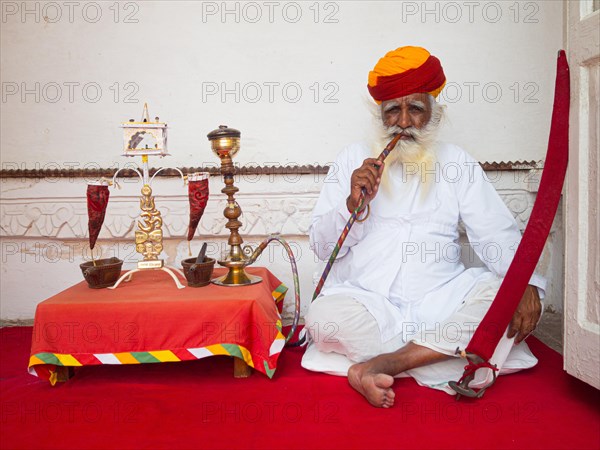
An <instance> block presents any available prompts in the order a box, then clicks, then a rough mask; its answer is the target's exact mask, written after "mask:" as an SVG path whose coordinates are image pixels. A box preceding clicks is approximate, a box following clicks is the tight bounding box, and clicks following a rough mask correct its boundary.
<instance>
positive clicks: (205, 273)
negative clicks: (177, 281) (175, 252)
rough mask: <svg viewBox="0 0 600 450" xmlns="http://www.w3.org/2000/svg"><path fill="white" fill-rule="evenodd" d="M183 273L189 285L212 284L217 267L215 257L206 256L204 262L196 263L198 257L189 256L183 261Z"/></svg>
mask: <svg viewBox="0 0 600 450" xmlns="http://www.w3.org/2000/svg"><path fill="white" fill-rule="evenodd" d="M181 266H182V267H183V274H184V275H185V278H186V280H187V282H188V286H189V287H202V286H206V285H208V284H210V277H211V276H212V272H213V269H214V267H215V260H214V258H204V262H201V263H196V258H195V257H194V258H188V259H184V260H183V261H181Z"/></svg>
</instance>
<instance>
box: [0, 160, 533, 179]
mask: <svg viewBox="0 0 600 450" xmlns="http://www.w3.org/2000/svg"><path fill="white" fill-rule="evenodd" d="M67 164H70V163H67ZM479 164H480V165H481V167H482V168H483V170H485V171H512V170H532V169H540V168H542V167H543V165H542V164H541V163H540V162H536V161H506V162H505V161H500V162H496V161H492V162H488V161H486V162H480V163H479ZM15 165H16V163H15ZM49 165H50V164H49ZM54 165H55V164H52V166H54ZM56 166H57V167H53V168H39V169H24V168H17V169H13V168H11V169H7V168H5V167H3V168H2V169H1V170H0V178H6V179H10V178H51V179H52V178H69V179H72V178H86V179H97V178H102V177H104V178H112V176H113V175H114V174H115V172H116V170H117V169H115V168H100V167H98V168H86V169H80V168H77V169H74V168H69V167H65V168H59V167H58V166H59V164H56ZM125 167H126V165H125ZM180 169H181V171H182V172H183V173H184V175H187V174H190V173H194V172H208V173H210V174H211V175H212V176H217V175H220V174H221V171H220V168H219V166H218V165H217V164H215V165H214V166H209V167H206V166H204V167H181V168H180ZM157 170H158V169H157V168H154V167H153V168H152V169H150V175H151V176H153V175H154V174H155V173H156V171H157ZM328 170H329V166H321V165H302V166H299V165H277V166H240V165H236V171H237V173H238V174H239V175H313V174H326V173H327V171H328ZM137 176H138V175H137V174H136V172H135V171H134V170H132V169H124V170H122V171H121V173H120V174H119V177H123V178H130V177H137ZM177 176H179V172H177V171H176V170H175V169H170V168H165V169H164V170H162V171H161V172H159V173H158V175H157V177H177Z"/></svg>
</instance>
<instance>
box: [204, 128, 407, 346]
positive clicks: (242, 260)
mask: <svg viewBox="0 0 600 450" xmlns="http://www.w3.org/2000/svg"><path fill="white" fill-rule="evenodd" d="M400 137H401V135H400V134H398V135H396V136H394V138H393V139H392V140H391V141H390V142H389V144H388V145H387V146H386V147H385V149H384V150H383V152H381V154H380V155H379V157H378V158H377V159H378V160H379V161H381V162H383V161H384V160H385V158H386V157H387V156H388V155H389V153H390V152H391V151H392V150H393V149H394V147H395V146H396V144H397V143H398V141H399V140H400ZM208 138H209V140H211V141H214V142H213V151H215V150H217V151H216V153H217V154H218V155H219V156H220V157H221V158H222V160H223V161H224V160H225V159H224V157H227V160H228V162H229V165H231V159H230V156H233V154H235V153H236V152H237V148H234V147H235V146H233V145H232V144H231V142H229V141H232V142H233V141H234V140H236V139H237V140H239V131H237V130H231V129H227V127H226V126H224V125H221V126H220V127H219V130H215V131H213V132H211V133H209V135H208ZM225 138H227V139H225ZM221 141H226V142H224V143H223V145H224V147H223V148H221V147H220V144H221ZM238 148H239V147H238ZM219 150H220V151H221V152H219ZM232 150H234V151H233V152H232V153H231V155H230V151H232ZM221 153H222V154H221ZM222 164H223V167H226V168H227V165H226V164H225V163H223V162H222ZM222 172H223V169H222ZM225 174H228V172H225ZM232 178H233V177H231V179H232ZM226 184H227V181H226ZM230 185H231V186H230ZM226 189H229V192H227V191H226V190H223V191H222V192H224V193H228V195H230V196H231V201H233V193H235V192H237V188H234V187H233V184H232V183H231V182H230V183H229V184H228V186H227V187H226ZM365 195H366V189H365V188H362V190H361V194H360V199H359V205H358V207H357V208H356V209H355V210H354V211H353V212H352V214H351V215H350V219H349V220H348V223H346V226H345V227H344V230H343V231H342V234H341V235H340V237H339V239H338V242H337V244H336V246H335V248H334V249H333V253H332V254H331V257H330V258H329V261H328V262H327V265H326V267H325V270H324V271H323V275H321V279H320V280H319V283H318V284H317V288H316V289H315V292H314V294H313V297H312V300H311V301H313V300H314V299H315V298H317V297H318V295H319V293H320V292H321V289H322V287H323V284H324V283H325V279H326V278H327V276H328V275H329V271H330V270H331V267H332V266H333V263H334V262H335V259H336V257H337V255H338V253H339V251H340V248H341V246H342V244H343V243H344V240H345V239H346V236H347V235H348V233H349V232H350V228H352V225H354V222H355V221H356V217H357V215H358V212H359V211H360V209H361V208H362V207H363V205H364V202H365ZM236 205H237V203H236ZM238 209H239V207H238ZM234 212H236V213H237V215H236V216H235V218H237V217H238V216H239V215H240V214H241V210H240V211H234ZM226 217H228V218H230V220H232V218H231V217H229V216H227V215H226ZM232 217H233V216H232ZM233 225H237V227H236V226H233ZM233 225H232V226H231V227H228V228H231V229H232V230H233V229H234V228H235V231H236V232H237V228H239V225H241V224H240V223H239V222H235V221H234V224H233ZM238 237H239V235H238ZM271 241H278V242H279V243H280V244H281V245H283V246H284V248H285V249H286V251H287V254H288V256H289V258H290V264H291V266H292V273H293V278H294V294H295V305H294V319H293V322H292V326H291V328H290V331H289V333H288V335H287V336H286V338H285V345H286V346H288V347H297V346H300V345H302V344H303V343H304V341H305V337H304V336H302V337H301V338H300V339H298V341H297V342H294V343H292V344H290V343H289V340H290V339H291V337H292V336H293V335H294V334H295V332H296V328H297V326H298V322H299V319H300V282H299V278H298V268H297V266H296V260H295V258H294V253H293V252H292V249H291V248H290V246H289V245H288V243H287V242H286V241H285V240H284V239H283V238H282V237H280V236H279V235H277V234H272V235H270V236H268V237H267V238H266V239H265V240H264V241H262V242H261V243H260V244H259V245H258V247H256V249H254V250H253V249H252V247H250V246H248V245H246V246H244V247H243V249H242V252H243V256H241V255H238V256H235V261H234V262H235V263H236V265H240V266H243V267H246V266H249V265H251V264H253V263H254V262H255V261H256V260H257V259H258V257H259V256H260V255H261V254H262V252H263V251H264V249H265V248H267V245H268V244H269V243H270V242H271ZM238 248H239V245H238ZM200 252H201V253H202V250H201V251H200ZM203 256H204V255H199V256H198V259H200V258H202V259H203ZM232 261H233V259H232ZM197 262H198V261H197ZM227 267H229V266H227ZM242 271H243V269H242ZM230 284H232V285H236V283H230Z"/></svg>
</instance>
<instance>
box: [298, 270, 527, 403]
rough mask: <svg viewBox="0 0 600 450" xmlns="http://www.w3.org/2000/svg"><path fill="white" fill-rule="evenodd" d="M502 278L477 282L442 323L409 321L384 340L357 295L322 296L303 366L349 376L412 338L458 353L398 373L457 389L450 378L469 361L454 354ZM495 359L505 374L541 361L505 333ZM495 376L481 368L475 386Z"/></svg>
mask: <svg viewBox="0 0 600 450" xmlns="http://www.w3.org/2000/svg"><path fill="white" fill-rule="evenodd" d="M501 281H502V280H500V279H497V278H493V279H491V280H486V281H485V282H481V283H479V284H478V285H476V286H475V287H474V288H473V289H472V290H471V291H470V292H469V293H468V295H467V296H466V298H465V300H464V301H463V303H462V304H461V306H460V307H459V309H458V310H457V311H456V312H454V313H453V314H451V315H450V317H448V318H447V319H446V320H444V321H443V322H440V323H436V324H414V323H407V324H406V327H404V328H405V329H407V330H410V333H408V334H407V333H401V334H398V335H396V336H394V337H393V338H392V339H389V340H387V341H385V342H383V341H382V339H381V330H380V329H379V326H378V324H377V321H376V320H375V318H374V317H373V315H371V313H369V311H368V310H367V308H366V307H365V306H364V305H363V304H362V303H361V302H359V301H358V300H357V299H356V298H355V297H354V296H350V295H346V294H337V295H330V296H324V297H320V298H318V299H317V300H315V301H314V302H313V303H312V304H311V307H310V309H309V311H308V314H307V315H306V318H305V321H306V329H307V330H308V333H309V344H308V347H307V349H306V352H305V354H304V357H303V358H302V367H304V368H305V369H308V370H312V371H316V372H325V373H329V374H332V375H339V376H346V375H347V373H348V369H349V368H350V366H351V365H353V364H356V363H358V362H364V361H367V360H369V359H371V358H373V357H375V356H377V355H381V354H384V353H390V352H393V351H395V350H398V349H399V348H401V347H403V346H404V345H406V344H407V343H408V342H413V343H415V344H418V345H421V346H424V347H428V348H430V349H432V350H434V351H436V352H439V353H443V354H445V355H449V356H454V358H452V359H448V360H446V361H442V362H438V363H435V364H430V365H427V366H424V367H418V368H415V369H411V370H408V371H406V372H404V373H401V374H398V375H397V376H398V377H406V376H409V377H412V378H414V379H415V380H416V381H417V383H419V384H420V385H422V386H428V387H430V388H434V389H440V390H443V391H445V392H447V393H449V394H454V393H455V392H454V391H453V390H452V389H451V388H450V387H449V386H448V382H449V381H458V380H459V378H460V377H461V376H462V374H463V371H464V366H465V365H466V361H465V360H464V359H461V358H460V357H458V356H457V355H456V354H455V352H456V349H457V348H460V349H461V350H464V349H465V348H466V347H467V345H468V343H469V341H470V340H471V337H472V336H473V334H474V332H475V329H476V327H477V326H478V324H479V323H480V322H481V320H482V319H483V317H484V316H485V314H486V312H487V310H488V309H489V307H490V305H491V303H492V301H493V300H494V298H495V296H496V293H497V292H498V289H499V288H500V284H501ZM407 336H408V337H407ZM490 363H491V364H496V365H497V367H498V368H499V369H500V372H499V373H500V375H503V374H508V373H513V372H516V371H519V370H522V369H527V368H530V367H533V366H535V365H536V364H537V358H536V357H535V356H533V354H532V353H531V351H530V350H529V347H528V346H527V344H526V343H525V342H522V343H520V344H519V345H514V338H513V339H509V338H507V337H506V334H505V335H504V337H503V338H502V339H501V340H500V342H499V343H498V346H497V347H496V351H495V352H494V355H493V356H492V358H491V359H490ZM491 380H492V371H491V370H490V369H481V370H478V371H477V372H476V374H475V379H474V380H473V382H471V384H470V386H471V387H474V388H481V387H482V386H484V385H485V384H487V383H489V382H490V381H491Z"/></svg>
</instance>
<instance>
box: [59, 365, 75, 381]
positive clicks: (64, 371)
mask: <svg viewBox="0 0 600 450" xmlns="http://www.w3.org/2000/svg"><path fill="white" fill-rule="evenodd" d="M73 376H75V369H73V367H69V366H56V381H57V382H58V383H62V382H65V381H67V380H68V379H69V378H73Z"/></svg>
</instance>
